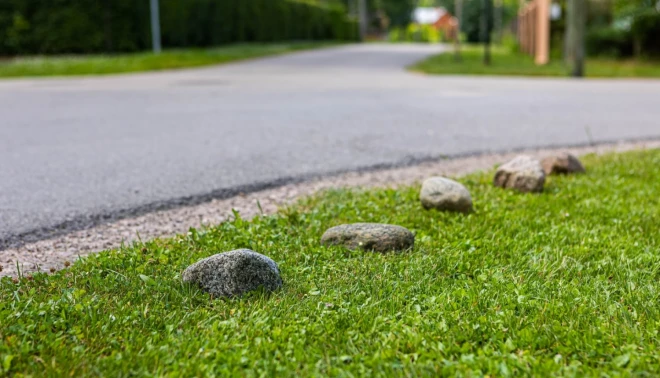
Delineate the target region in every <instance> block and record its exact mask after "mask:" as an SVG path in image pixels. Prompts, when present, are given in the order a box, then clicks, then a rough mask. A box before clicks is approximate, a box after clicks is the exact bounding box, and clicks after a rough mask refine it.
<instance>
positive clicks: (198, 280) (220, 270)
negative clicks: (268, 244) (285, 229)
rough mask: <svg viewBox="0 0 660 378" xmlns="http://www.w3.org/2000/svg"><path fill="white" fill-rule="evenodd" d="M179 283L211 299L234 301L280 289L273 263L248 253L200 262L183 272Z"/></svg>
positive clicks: (223, 254)
mask: <svg viewBox="0 0 660 378" xmlns="http://www.w3.org/2000/svg"><path fill="white" fill-rule="evenodd" d="M183 281H184V282H188V283H191V284H195V285H197V286H199V288H200V289H202V290H204V291H206V292H207V293H210V294H211V295H213V296H214V297H237V296H240V295H242V294H244V293H247V292H249V291H253V290H256V289H258V288H259V287H263V288H264V289H265V290H266V291H274V290H277V289H278V288H280V287H281V286H282V278H280V270H279V269H278V267H277V264H276V263H275V261H273V260H271V259H270V258H268V257H266V256H264V255H262V254H259V253H257V252H254V251H251V250H249V249H238V250H235V251H231V252H225V253H219V254H217V255H213V256H211V257H207V258H205V259H203V260H200V261H198V262H196V263H194V264H192V265H191V266H189V267H188V268H186V270H185V271H184V272H183Z"/></svg>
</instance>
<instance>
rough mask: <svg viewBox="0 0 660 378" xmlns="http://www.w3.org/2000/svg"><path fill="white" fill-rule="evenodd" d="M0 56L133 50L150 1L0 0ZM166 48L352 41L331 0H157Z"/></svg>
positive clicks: (145, 40)
mask: <svg viewBox="0 0 660 378" xmlns="http://www.w3.org/2000/svg"><path fill="white" fill-rule="evenodd" d="M0 4H1V5H0V55H12V54H61V53H98V52H132V51H140V50H145V49H148V48H149V47H150V46H151V35H150V17H149V14H150V13H149V2H148V1H137V2H136V1H133V0H114V1H89V0H53V1H48V2H43V1H40V0H3V2H1V3H0ZM160 6H161V10H160V13H161V29H162V40H163V44H164V46H165V47H169V48H175V47H191V46H194V47H204V46H216V45H222V44H228V43H241V42H275V41H285V40H332V39H334V40H354V39H356V38H357V27H356V25H355V22H354V21H349V20H348V19H347V17H346V12H345V9H344V7H343V6H341V5H340V4H338V3H336V2H331V3H328V4H327V5H321V4H317V3H314V2H309V1H302V0H160Z"/></svg>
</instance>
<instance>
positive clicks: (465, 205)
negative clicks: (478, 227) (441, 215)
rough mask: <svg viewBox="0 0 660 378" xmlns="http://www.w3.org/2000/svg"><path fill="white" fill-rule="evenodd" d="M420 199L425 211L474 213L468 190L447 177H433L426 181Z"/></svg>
mask: <svg viewBox="0 0 660 378" xmlns="http://www.w3.org/2000/svg"><path fill="white" fill-rule="evenodd" d="M419 198H420V200H421V201H422V206H424V208H425V209H437V210H442V211H457V212H462V213H467V212H470V211H472V196H471V195H470V192H469V191H468V190H467V188H466V187H465V186H463V185H462V184H460V183H458V182H456V181H454V180H450V179H448V178H445V177H431V178H429V179H427V180H426V181H424V183H423V184H422V191H421V192H420V195H419Z"/></svg>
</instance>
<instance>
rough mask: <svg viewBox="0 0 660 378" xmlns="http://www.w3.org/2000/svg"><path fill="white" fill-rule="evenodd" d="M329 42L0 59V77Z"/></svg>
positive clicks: (140, 66) (125, 68) (192, 62)
mask: <svg viewBox="0 0 660 378" xmlns="http://www.w3.org/2000/svg"><path fill="white" fill-rule="evenodd" d="M331 45H333V43H331V42H293V43H281V44H242V45H231V46H225V47H216V48H210V49H186V50H165V51H163V53H161V54H159V55H155V54H153V53H147V52H145V53H137V54H120V55H73V56H43V57H26V58H15V59H8V60H0V78H3V77H26V76H68V75H105V74H116V73H126V72H139V71H156V70H165V69H175V68H185V67H198V66H206V65H211V64H220V63H227V62H233V61H237V60H242V59H250V58H258V57H263V56H268V55H277V54H283V53H287V52H292V51H298V50H306V49H312V48H317V47H326V46H331Z"/></svg>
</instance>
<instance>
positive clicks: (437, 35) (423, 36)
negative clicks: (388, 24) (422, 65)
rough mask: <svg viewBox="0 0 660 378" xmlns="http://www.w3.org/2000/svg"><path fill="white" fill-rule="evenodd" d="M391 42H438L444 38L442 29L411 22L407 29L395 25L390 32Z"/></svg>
mask: <svg viewBox="0 0 660 378" xmlns="http://www.w3.org/2000/svg"><path fill="white" fill-rule="evenodd" d="M388 40H389V41H390V42H417V43H438V42H440V41H441V40H442V31H440V30H437V29H436V28H434V27H433V26H431V25H418V24H409V25H408V26H407V27H406V28H405V29H403V28H399V27H395V28H392V29H390V32H389V34H388Z"/></svg>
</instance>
